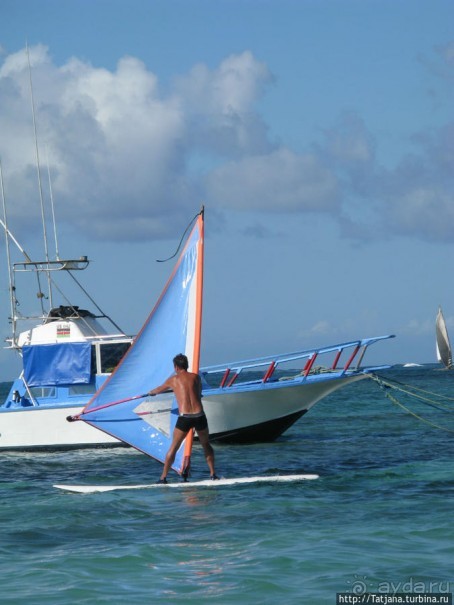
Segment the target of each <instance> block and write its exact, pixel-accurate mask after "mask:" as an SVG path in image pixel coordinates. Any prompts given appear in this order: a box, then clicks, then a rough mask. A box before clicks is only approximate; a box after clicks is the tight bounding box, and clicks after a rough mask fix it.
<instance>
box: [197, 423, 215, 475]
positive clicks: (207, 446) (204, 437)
mask: <svg viewBox="0 0 454 605" xmlns="http://www.w3.org/2000/svg"><path fill="white" fill-rule="evenodd" d="M197 436H198V438H199V441H200V443H201V445H202V446H203V451H204V452H205V458H206V461H207V464H208V468H209V469H210V475H211V476H212V477H213V476H215V475H216V472H215V470H214V450H213V448H212V446H211V443H210V435H209V432H208V429H203V430H202V431H197Z"/></svg>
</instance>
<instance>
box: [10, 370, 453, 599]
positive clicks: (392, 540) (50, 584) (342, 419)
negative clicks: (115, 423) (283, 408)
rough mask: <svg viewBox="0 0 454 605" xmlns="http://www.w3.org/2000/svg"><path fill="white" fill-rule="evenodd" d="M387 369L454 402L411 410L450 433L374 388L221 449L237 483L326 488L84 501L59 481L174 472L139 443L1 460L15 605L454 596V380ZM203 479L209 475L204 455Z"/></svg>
mask: <svg viewBox="0 0 454 605" xmlns="http://www.w3.org/2000/svg"><path fill="white" fill-rule="evenodd" d="M382 375H383V376H385V377H391V378H393V379H394V380H398V381H400V382H401V383H405V384H412V385H416V386H419V387H420V388H423V389H425V390H428V391H430V392H436V393H439V394H440V393H441V394H444V395H446V396H448V397H450V398H451V399H450V400H447V401H445V402H444V404H443V406H441V407H440V406H437V407H433V406H428V405H426V404H425V403H424V402H419V403H418V402H415V401H413V400H411V401H410V400H409V399H406V404H407V405H410V407H411V408H412V409H413V410H414V411H416V413H418V414H420V415H421V416H424V418H425V419H426V420H428V421H429V422H431V423H433V424H437V425H439V426H443V427H446V428H449V429H450V431H451V432H448V431H444V430H441V429H439V428H434V427H433V426H431V425H429V424H427V423H425V422H423V421H421V420H419V419H417V418H416V417H415V416H412V415H410V414H408V413H406V412H405V411H404V410H403V409H402V408H400V407H398V406H397V405H395V404H394V403H393V402H392V401H390V400H389V399H388V398H387V397H386V396H385V392H384V391H382V390H381V389H380V388H379V387H378V386H377V384H376V383H375V382H373V381H371V380H365V381H363V382H361V383H358V384H355V385H352V386H350V387H347V388H344V389H343V390H341V391H339V392H338V393H337V394H334V395H332V396H330V397H329V398H327V399H325V400H323V401H322V402H320V403H319V404H317V405H316V406H315V408H314V409H313V410H312V411H311V412H309V414H307V415H306V416H305V417H304V418H303V419H301V420H300V421H299V422H298V423H297V424H296V425H294V426H293V427H292V428H291V429H290V430H289V431H288V432H287V433H286V434H285V435H284V436H283V437H281V438H280V439H279V440H278V441H276V442H274V443H269V444H257V445H250V446H215V450H216V456H217V469H218V473H219V474H221V475H223V476H227V477H234V476H243V475H257V474H260V475H263V474H274V473H318V474H319V475H320V478H319V479H318V480H316V481H308V482H302V483H293V484H274V485H273V484H257V485H245V486H236V487H219V488H213V487H210V488H195V487H194V488H189V489H185V490H173V489H168V488H160V489H153V490H140V491H120V492H112V493H104V494H102V493H98V494H91V495H76V494H69V493H64V492H59V491H58V490H56V489H54V488H53V487H52V486H53V484H54V483H108V484H112V483H113V484H128V483H130V484H132V483H144V482H145V483H147V482H154V481H155V480H156V479H157V478H158V476H159V473H160V468H161V467H160V465H159V464H158V463H156V462H155V461H153V460H151V459H149V458H147V457H146V456H144V455H142V454H139V453H138V452H135V451H134V450H131V449H115V450H107V449H105V450H84V451H72V452H53V453H52V452H47V453H22V454H20V453H0V463H1V483H0V495H1V499H0V524H1V534H0V536H1V537H0V555H1V556H0V575H1V578H2V583H1V589H0V603H2V604H4V605H9V604H11V605H13V604H14V605H38V604H39V605H41V604H44V603H45V604H46V605H79V604H87V605H93V604H98V603H99V604H104V603H106V604H107V603H109V604H110V605H116V604H125V605H131V604H134V605H135V604H137V605H138V604H140V605H142V604H144V603H171V604H179V603H185V604H186V603H220V604H223V605H224V604H226V605H227V604H235V605H238V604H257V605H258V604H261V605H262V604H268V603H269V604H273V605H275V604H309V605H318V604H327V605H328V604H334V603H336V593H349V594H352V595H355V594H356V595H358V594H363V593H364V592H366V591H367V592H375V593H387V594H392V593H393V592H400V593H402V592H405V593H412V592H413V593H421V592H427V593H429V592H430V593H452V592H453V591H454V541H453V534H454V529H453V527H454V526H453V515H454V372H447V371H442V370H440V369H438V368H437V367H436V366H424V367H418V368H405V369H403V368H399V369H393V370H390V371H388V372H386V373H384V374H382ZM394 394H395V393H394ZM425 397H427V399H428V400H430V401H432V396H431V395H426V396H425ZM399 400H401V401H404V400H405V398H404V395H403V394H402V396H401V395H400V394H399ZM193 475H194V478H202V477H205V476H206V467H205V461H204V459H203V456H202V452H201V450H200V449H199V447H198V446H196V447H195V450H194V455H193ZM172 479H173V478H172ZM174 480H177V479H176V477H175V479H174Z"/></svg>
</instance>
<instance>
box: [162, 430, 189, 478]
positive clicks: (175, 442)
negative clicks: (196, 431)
mask: <svg viewBox="0 0 454 605" xmlns="http://www.w3.org/2000/svg"><path fill="white" fill-rule="evenodd" d="M186 435H187V432H186V433H185V432H184V431H180V429H177V428H175V429H174V430H173V438H172V445H171V446H170V447H169V450H168V452H167V454H166V457H165V461H164V468H163V469H162V473H161V480H164V479H165V478H166V477H167V473H168V472H169V470H170V467H171V466H172V464H173V461H174V460H175V456H176V454H177V452H178V449H179V447H180V445H181V444H182V443H183V441H184V438H185V437H186Z"/></svg>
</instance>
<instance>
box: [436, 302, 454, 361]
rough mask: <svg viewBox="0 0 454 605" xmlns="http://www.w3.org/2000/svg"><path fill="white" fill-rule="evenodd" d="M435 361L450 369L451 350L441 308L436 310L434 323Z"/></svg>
mask: <svg viewBox="0 0 454 605" xmlns="http://www.w3.org/2000/svg"><path fill="white" fill-rule="evenodd" d="M435 332H436V345H437V359H438V361H439V362H440V363H442V364H443V365H444V366H445V367H446V368H448V369H451V368H452V367H453V365H452V350H451V343H450V342H449V336H448V330H447V328H446V322H445V318H444V317H443V312H442V310H441V307H439V308H438V314H437V319H436V322H435Z"/></svg>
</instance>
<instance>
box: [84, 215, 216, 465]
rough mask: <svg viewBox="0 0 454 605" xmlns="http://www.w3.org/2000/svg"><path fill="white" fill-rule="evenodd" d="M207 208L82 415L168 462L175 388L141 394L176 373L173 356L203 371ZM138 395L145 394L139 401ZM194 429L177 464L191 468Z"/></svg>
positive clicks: (161, 460)
mask: <svg viewBox="0 0 454 605" xmlns="http://www.w3.org/2000/svg"><path fill="white" fill-rule="evenodd" d="M203 249H204V212H203V209H202V210H201V212H200V214H198V215H197V217H196V219H195V223H194V226H193V227H192V230H191V232H190V234H189V235H188V237H187V239H186V243H185V245H184V248H183V251H182V252H181V254H180V256H179V258H178V261H177V262H176V264H175V267H174V269H173V272H172V274H171V276H170V278H169V280H168V282H167V284H166V286H165V288H164V290H163V292H162V294H161V296H160V298H159V299H158V302H157V303H156V305H155V307H154V309H153V310H152V312H151V314H150V315H149V317H148V319H147V321H146V322H145V324H144V326H143V327H142V329H141V330H140V332H139V333H138V335H137V336H136V338H135V340H134V342H133V344H132V346H131V348H130V349H129V350H128V352H127V353H126V354H125V356H124V357H123V359H122V360H121V362H120V363H119V365H118V366H117V368H116V369H115V370H114V372H113V373H112V374H111V376H110V377H109V378H108V380H106V382H105V383H104V385H103V387H102V388H101V389H100V390H99V391H97V393H96V394H95V395H94V396H93V398H92V399H91V401H90V402H89V403H88V404H87V405H86V406H85V408H84V409H83V411H82V413H81V414H80V416H79V417H78V419H80V420H83V421H84V422H87V423H88V424H91V425H92V426H95V427H96V428H98V429H101V430H102V431H104V432H106V433H108V434H110V435H113V436H114V437H116V438H117V439H120V440H121V441H124V442H125V443H127V444H129V445H131V446H132V447H135V448H136V449H138V450H139V451H141V452H144V453H145V454H148V455H149V456H152V457H153V458H156V459H157V460H159V461H160V462H164V458H165V455H166V453H167V450H168V448H169V446H170V444H171V441H172V433H173V429H174V427H175V423H176V420H177V418H178V406H177V403H176V400H175V397H174V396H173V393H164V394H162V395H157V396H155V397H147V396H146V395H139V394H140V393H147V392H148V391H150V390H151V389H153V388H155V387H157V386H159V385H161V384H163V383H164V382H165V381H166V380H167V378H168V377H169V376H171V375H172V374H173V373H174V368H173V358H174V357H175V355H177V354H178V353H183V354H185V355H186V356H187V358H188V361H189V370H190V371H192V372H196V373H197V372H198V371H199V360H200V336H201V324H202V293H203ZM138 400H141V401H140V402H138ZM191 448H192V432H191V433H189V434H188V437H187V438H186V439H185V441H184V442H183V444H182V445H181V447H180V449H179V451H178V453H177V455H176V457H175V462H174V464H173V466H172V468H173V470H175V471H176V472H178V473H186V472H187V471H188V469H189V464H190V456H191Z"/></svg>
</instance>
